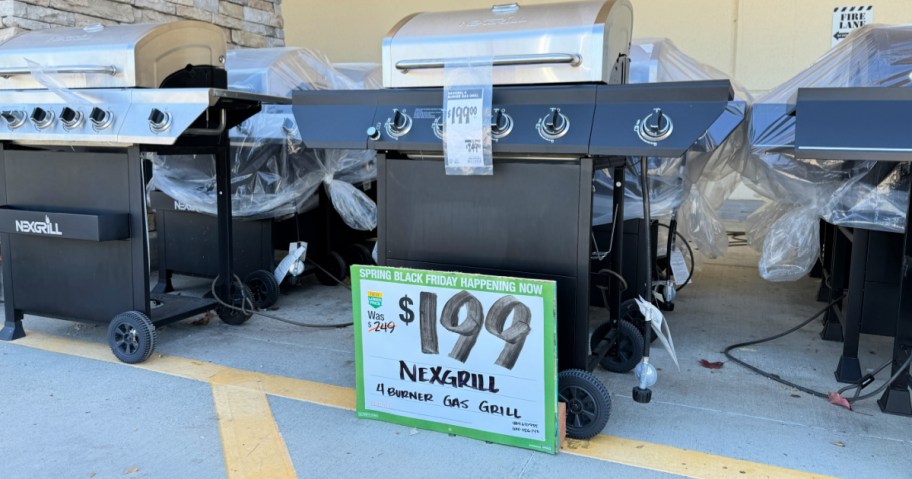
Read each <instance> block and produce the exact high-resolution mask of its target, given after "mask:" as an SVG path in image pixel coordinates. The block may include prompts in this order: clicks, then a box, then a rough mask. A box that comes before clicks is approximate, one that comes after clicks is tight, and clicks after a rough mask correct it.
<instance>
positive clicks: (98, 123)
mask: <svg viewBox="0 0 912 479" xmlns="http://www.w3.org/2000/svg"><path fill="white" fill-rule="evenodd" d="M89 120H91V121H92V126H93V127H95V129H96V130H102V129H105V128H107V127H109V126H111V122H112V121H114V115H112V114H111V112H109V111H106V110H102V109H101V108H98V107H97V106H96V107H95V108H92V111H91V112H90V113H89Z"/></svg>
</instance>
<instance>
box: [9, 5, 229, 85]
mask: <svg viewBox="0 0 912 479" xmlns="http://www.w3.org/2000/svg"><path fill="white" fill-rule="evenodd" d="M225 50H226V41H225V34H224V33H223V32H222V29H221V28H219V27H217V26H215V25H212V24H209V23H204V22H196V21H179V22H173V23H166V24H160V25H111V26H102V25H89V26H85V27H81V28H54V29H48V30H36V31H31V32H25V33H22V34H20V35H17V36H15V37H13V38H11V39H9V40H7V41H6V42H4V43H3V44H2V45H0V90H36V89H45V88H47V86H46V85H43V84H42V83H41V82H40V81H39V79H38V78H37V76H36V75H35V73H36V72H37V73H38V74H39V75H40V74H41V73H45V74H49V75H52V76H53V78H54V81H55V83H57V84H59V86H60V87H63V88H132V87H145V88H157V87H159V86H160V85H161V83H162V81H163V80H164V79H165V78H167V77H168V75H171V74H172V73H174V72H176V71H179V70H180V69H182V68H184V67H186V66H187V65H213V66H220V67H223V66H224V61H225Z"/></svg>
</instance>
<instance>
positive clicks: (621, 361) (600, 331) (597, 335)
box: [589, 319, 643, 373]
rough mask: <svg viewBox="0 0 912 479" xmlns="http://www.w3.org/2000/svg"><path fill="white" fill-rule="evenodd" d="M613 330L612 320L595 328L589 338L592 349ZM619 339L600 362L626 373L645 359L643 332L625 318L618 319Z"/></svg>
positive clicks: (609, 368)
mask: <svg viewBox="0 0 912 479" xmlns="http://www.w3.org/2000/svg"><path fill="white" fill-rule="evenodd" d="M610 332H611V322H610V321H606V322H605V323H602V324H601V325H599V327H597V328H595V331H593V332H592V337H591V338H590V339H589V347H590V348H591V350H592V351H594V350H595V349H596V347H597V346H598V343H599V342H600V341H601V340H602V338H604V337H605V336H607V335H608V334H609V333H610ZM617 335H618V337H617V341H616V342H615V343H614V344H613V345H612V346H611V348H610V349H608V354H606V355H605V357H604V358H602V360H601V361H600V362H599V364H600V365H601V366H602V367H603V368H605V369H607V370H609V371H611V372H615V373H626V372H628V371H630V370H632V369H633V368H635V367H636V365H637V363H639V362H640V360H641V359H643V334H642V333H640V330H639V329H637V327H636V326H634V325H633V323H631V322H629V321H625V320H623V319H622V320H620V321H618V330H617Z"/></svg>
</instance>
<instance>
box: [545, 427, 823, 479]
mask: <svg viewBox="0 0 912 479" xmlns="http://www.w3.org/2000/svg"><path fill="white" fill-rule="evenodd" d="M561 451H562V452H565V453H568V454H573V455H576V456H583V457H591V458H593V459H599V460H602V461H608V462H616V463H618V464H625V465H628V466H633V467H638V468H641V469H651V470H653V471H659V472H666V473H669V474H677V475H679V476H685V477H693V478H696V479H731V478H742V479H835V478H832V477H830V476H823V475H820V474H813V473H810V472H804V471H798V470H795V469H785V468H782V467H776V466H770V465H767V464H761V463H758V462H750V461H742V460H740V459H732V458H730V457H725V456H717V455H714V454H706V453H704V452H699V451H691V450H688V449H680V448H677V447H671V446H663V445H661V444H654V443H651V442H642V441H634V440H631V439H624V438H621V437H613V436H603V435H601V434H600V435H598V436H595V437H593V438H592V439H590V440H588V441H576V440H573V439H568V440H567V442H566V444H564V447H563V448H561Z"/></svg>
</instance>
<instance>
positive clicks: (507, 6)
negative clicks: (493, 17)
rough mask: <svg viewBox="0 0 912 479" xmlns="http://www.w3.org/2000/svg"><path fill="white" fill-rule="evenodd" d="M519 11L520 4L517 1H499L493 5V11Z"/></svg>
mask: <svg viewBox="0 0 912 479" xmlns="http://www.w3.org/2000/svg"><path fill="white" fill-rule="evenodd" d="M517 11H519V4H518V3H516V2H513V3H498V4H497V5H494V6H493V7H491V13H513V12H517Z"/></svg>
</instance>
